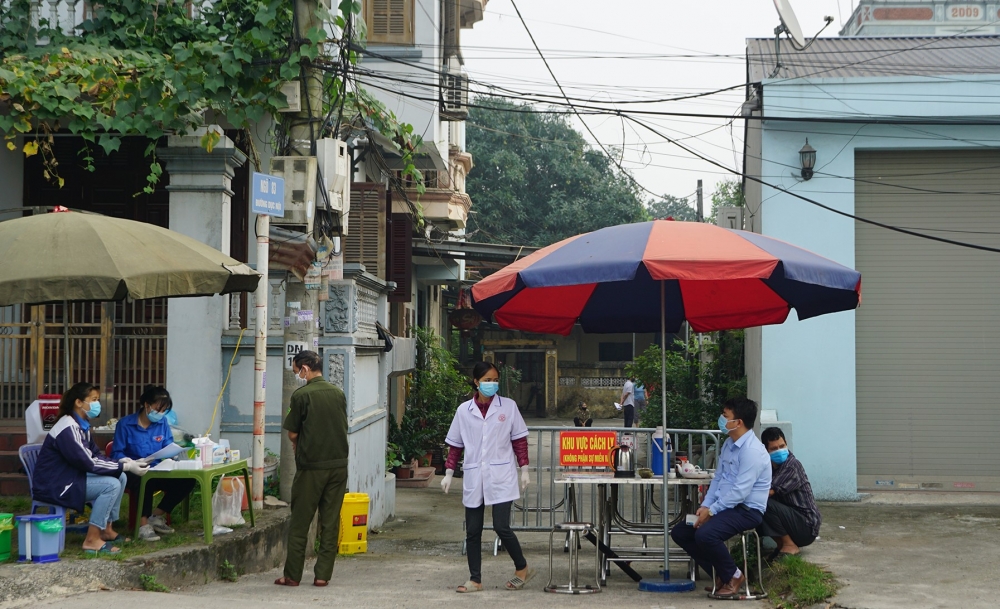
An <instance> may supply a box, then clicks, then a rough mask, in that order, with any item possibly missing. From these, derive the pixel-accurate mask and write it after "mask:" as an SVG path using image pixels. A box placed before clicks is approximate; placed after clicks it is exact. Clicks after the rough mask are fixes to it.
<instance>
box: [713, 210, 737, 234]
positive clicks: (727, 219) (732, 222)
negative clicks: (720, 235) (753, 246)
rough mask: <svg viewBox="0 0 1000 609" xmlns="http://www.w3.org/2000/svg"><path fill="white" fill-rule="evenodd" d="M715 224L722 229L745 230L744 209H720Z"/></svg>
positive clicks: (716, 212) (716, 214)
mask: <svg viewBox="0 0 1000 609" xmlns="http://www.w3.org/2000/svg"><path fill="white" fill-rule="evenodd" d="M715 223H716V224H717V225H718V226H721V227H722V228H735V229H736V230H743V208H742V207H720V208H718V209H717V210H716V211H715Z"/></svg>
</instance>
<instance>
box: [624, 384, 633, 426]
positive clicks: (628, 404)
mask: <svg viewBox="0 0 1000 609" xmlns="http://www.w3.org/2000/svg"><path fill="white" fill-rule="evenodd" d="M621 405H622V411H624V413H625V427H632V421H633V420H634V419H635V384H634V383H633V382H632V378H631V377H626V379H625V386H624V387H622V399H621Z"/></svg>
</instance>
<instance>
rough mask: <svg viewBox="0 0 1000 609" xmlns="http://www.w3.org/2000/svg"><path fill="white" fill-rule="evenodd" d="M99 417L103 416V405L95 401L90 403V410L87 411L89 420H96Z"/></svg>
mask: <svg viewBox="0 0 1000 609" xmlns="http://www.w3.org/2000/svg"><path fill="white" fill-rule="evenodd" d="M99 416H101V403H100V402H98V401H96V400H95V401H93V402H91V403H90V410H88V411H87V418H88V419H96V418H97V417H99Z"/></svg>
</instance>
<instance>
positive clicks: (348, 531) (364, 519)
mask: <svg viewBox="0 0 1000 609" xmlns="http://www.w3.org/2000/svg"><path fill="white" fill-rule="evenodd" d="M338 543H339V551H340V554H364V553H365V552H367V551H368V494H367V493H347V494H345V495H344V505H343V506H342V507H341V508H340V535H339V541H338Z"/></svg>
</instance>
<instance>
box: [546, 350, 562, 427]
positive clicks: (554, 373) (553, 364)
mask: <svg viewBox="0 0 1000 609" xmlns="http://www.w3.org/2000/svg"><path fill="white" fill-rule="evenodd" d="M558 353H559V352H558V351H556V350H555V349H549V350H547V351H546V352H545V416H547V417H549V418H552V417H557V416H559V395H558V393H559V365H558V364H559V357H558Z"/></svg>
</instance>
